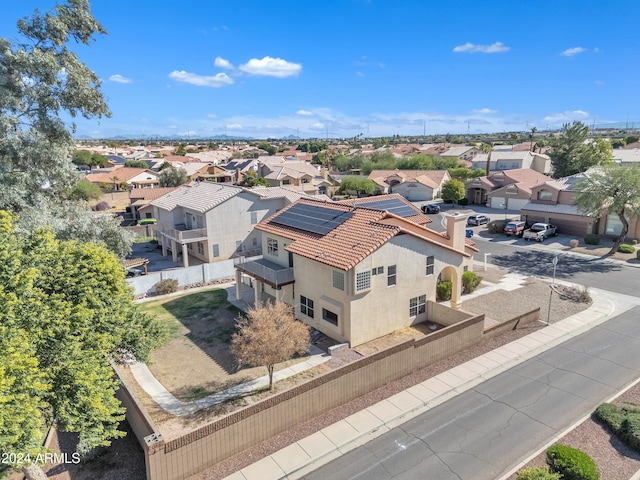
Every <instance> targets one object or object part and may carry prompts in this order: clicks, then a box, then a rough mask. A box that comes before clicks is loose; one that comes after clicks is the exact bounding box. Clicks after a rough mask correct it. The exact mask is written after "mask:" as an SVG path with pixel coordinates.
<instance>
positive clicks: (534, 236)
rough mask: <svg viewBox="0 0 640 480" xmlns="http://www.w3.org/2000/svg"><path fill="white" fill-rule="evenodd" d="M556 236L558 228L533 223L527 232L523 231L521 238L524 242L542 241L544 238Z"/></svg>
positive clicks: (547, 224) (546, 224)
mask: <svg viewBox="0 0 640 480" xmlns="http://www.w3.org/2000/svg"><path fill="white" fill-rule="evenodd" d="M556 235H558V227H556V226H555V225H551V224H550V223H534V224H533V225H531V228H530V229H529V230H525V231H524V233H523V234H522V238H524V239H525V240H537V241H539V242H541V241H543V240H544V239H545V238H548V237H551V236H556Z"/></svg>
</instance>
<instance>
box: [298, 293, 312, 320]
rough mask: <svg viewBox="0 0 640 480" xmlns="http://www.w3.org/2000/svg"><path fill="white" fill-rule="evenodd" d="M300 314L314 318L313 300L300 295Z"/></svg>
mask: <svg viewBox="0 0 640 480" xmlns="http://www.w3.org/2000/svg"><path fill="white" fill-rule="evenodd" d="M300 312H301V313H302V314H303V315H306V316H307V317H311V318H313V300H311V299H310V298H307V297H303V296H302V295H300Z"/></svg>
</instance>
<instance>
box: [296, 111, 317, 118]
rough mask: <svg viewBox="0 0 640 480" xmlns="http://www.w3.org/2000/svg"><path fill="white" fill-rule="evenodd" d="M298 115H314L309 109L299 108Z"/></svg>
mask: <svg viewBox="0 0 640 480" xmlns="http://www.w3.org/2000/svg"><path fill="white" fill-rule="evenodd" d="M296 115H300V116H302V117H310V116H311V115H313V112H310V111H309V110H298V111H297V112H296Z"/></svg>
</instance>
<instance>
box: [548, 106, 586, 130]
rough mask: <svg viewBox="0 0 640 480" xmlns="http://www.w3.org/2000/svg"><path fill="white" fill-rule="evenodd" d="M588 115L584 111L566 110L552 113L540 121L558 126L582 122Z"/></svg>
mask: <svg viewBox="0 0 640 480" xmlns="http://www.w3.org/2000/svg"><path fill="white" fill-rule="evenodd" d="M588 116H589V114H588V113H587V112H585V111H584V110H567V111H564V112H561V113H552V114H550V115H547V116H546V117H544V118H543V119H542V121H543V122H546V123H550V124H552V125H553V126H560V125H562V124H563V123H567V122H570V121H573V120H584V119H585V118H587V117H588Z"/></svg>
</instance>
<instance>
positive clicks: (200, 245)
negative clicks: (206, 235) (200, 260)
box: [198, 242, 204, 255]
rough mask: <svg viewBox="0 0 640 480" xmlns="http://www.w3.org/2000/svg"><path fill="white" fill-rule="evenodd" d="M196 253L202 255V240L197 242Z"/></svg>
mask: <svg viewBox="0 0 640 480" xmlns="http://www.w3.org/2000/svg"><path fill="white" fill-rule="evenodd" d="M198 253H199V254H200V255H204V245H202V242H198Z"/></svg>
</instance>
